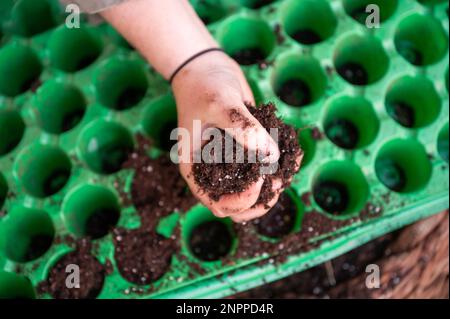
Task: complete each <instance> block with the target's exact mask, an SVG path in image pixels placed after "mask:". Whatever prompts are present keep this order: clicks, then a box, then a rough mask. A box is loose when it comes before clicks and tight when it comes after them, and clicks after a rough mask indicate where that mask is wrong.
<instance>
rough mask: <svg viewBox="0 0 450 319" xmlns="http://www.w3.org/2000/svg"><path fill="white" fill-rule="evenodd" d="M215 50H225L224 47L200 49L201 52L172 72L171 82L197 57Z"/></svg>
mask: <svg viewBox="0 0 450 319" xmlns="http://www.w3.org/2000/svg"><path fill="white" fill-rule="evenodd" d="M213 51H220V52H224V51H223V49H221V48H211V49H206V50H203V51H200V52H199V53H197V54H195V55H194V56H192V57H190V58H189V59H187V60H186V62H184V63H183V64H181V65H180V66H179V67H178V68H177V69H176V70H175V72H173V73H172V76H171V77H170V79H169V83H170V84H172V82H173V79H174V78H175V76H177V74H178V73H180V71H181V70H182V69H183V68H184V67H185V66H186V65H188V64H189V63H191V62H192V61H194V60H195V59H197V58H198V57H200V56H202V55H204V54H206V53H209V52H213Z"/></svg>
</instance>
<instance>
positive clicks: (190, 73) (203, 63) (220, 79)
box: [172, 52, 283, 222]
mask: <svg viewBox="0 0 450 319" xmlns="http://www.w3.org/2000/svg"><path fill="white" fill-rule="evenodd" d="M172 86H173V91H174V94H175V98H176V102H177V108H178V126H179V127H180V128H185V129H187V130H188V131H189V133H190V138H191V141H190V143H189V147H190V149H189V150H185V149H182V148H183V143H180V144H179V145H180V147H181V149H180V150H179V151H180V153H184V152H189V155H190V156H189V158H190V161H189V163H184V162H182V163H180V171H181V174H182V176H183V177H184V179H185V180H186V182H187V183H188V185H189V187H190V189H191V191H192V193H193V194H194V195H195V196H196V197H197V198H198V199H199V200H200V201H201V202H202V203H203V204H204V205H206V206H207V207H208V208H209V209H210V210H211V211H212V212H213V213H214V214H215V215H216V216H218V217H231V218H232V219H233V220H234V221H236V222H244V221H248V220H250V219H254V218H258V217H261V216H262V215H264V214H265V213H266V212H267V211H268V210H269V209H270V208H268V207H272V206H273V205H275V204H276V202H277V201H278V197H279V195H280V193H281V192H282V190H283V189H282V182H281V180H275V181H274V182H273V183H272V189H273V192H274V194H275V196H274V197H273V199H272V200H271V201H270V202H269V203H268V204H267V205H258V206H255V203H256V201H257V200H258V197H259V195H260V193H261V187H262V185H263V182H264V179H263V177H260V178H259V179H258V180H257V181H256V182H255V183H253V184H251V185H250V186H249V187H248V188H247V189H246V190H245V191H243V192H241V193H234V194H227V195H223V196H221V197H220V199H219V200H218V201H213V200H212V199H210V198H209V196H208V194H206V193H205V192H204V191H202V190H201V189H200V187H199V186H198V185H197V183H196V182H195V181H194V177H193V174H192V166H193V165H192V158H193V154H194V152H195V151H198V150H195V149H193V147H194V146H193V145H194V143H193V140H194V139H197V140H200V139H201V136H194V134H196V133H197V132H195V131H194V129H193V122H194V120H200V121H201V123H202V130H204V129H206V128H209V127H216V128H219V129H222V130H224V131H225V132H227V133H229V134H230V135H231V136H233V138H234V139H235V140H236V141H237V142H238V143H240V144H241V145H243V146H245V147H247V148H248V149H250V150H252V146H253V145H257V148H258V149H257V150H258V151H259V152H263V154H266V155H268V161H270V162H271V163H273V162H276V161H277V160H278V158H279V156H280V153H279V149H278V146H277V145H276V143H275V141H274V140H273V139H272V137H271V136H270V135H269V134H268V133H267V131H266V129H265V128H264V127H262V125H261V124H260V123H259V122H258V121H257V120H256V119H255V118H254V117H253V116H252V115H251V114H250V112H249V111H248V109H247V107H246V106H245V104H246V103H250V104H252V105H254V98H253V94H252V91H251V89H250V87H249V85H248V83H247V81H246V79H245V76H244V74H243V72H242V71H241V69H240V67H239V65H238V64H237V63H236V62H234V60H232V59H231V58H229V57H228V56H227V55H225V54H224V53H222V52H211V53H209V54H206V55H204V56H201V57H200V58H198V59H196V60H194V61H192V62H191V63H190V64H188V65H187V66H186V67H185V68H184V69H183V70H182V71H181V72H180V73H179V74H178V75H177V76H176V77H175V79H174V82H173V84H172ZM232 114H233V115H236V114H240V115H239V120H236V117H235V116H232ZM236 128H240V129H241V131H240V132H241V133H242V134H236V133H235V132H236V131H233V129H236ZM249 141H252V143H249ZM255 151H256V150H255Z"/></svg>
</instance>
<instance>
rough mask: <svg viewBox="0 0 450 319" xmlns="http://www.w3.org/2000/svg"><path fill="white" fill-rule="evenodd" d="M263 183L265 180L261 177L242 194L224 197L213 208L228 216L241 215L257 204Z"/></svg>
mask: <svg viewBox="0 0 450 319" xmlns="http://www.w3.org/2000/svg"><path fill="white" fill-rule="evenodd" d="M263 183H264V179H263V178H262V177H261V178H259V179H258V181H257V182H256V183H253V184H252V185H250V186H249V187H248V188H247V189H246V190H245V191H243V192H241V193H236V194H229V195H223V196H222V197H221V198H220V200H219V201H218V202H215V203H213V206H215V207H217V209H219V210H220V211H221V212H222V214H224V215H226V216H233V215H237V214H240V213H242V212H244V211H246V210H248V209H250V207H252V206H253V205H254V204H255V203H256V201H257V200H258V197H259V194H260V193H261V188H262V185H263Z"/></svg>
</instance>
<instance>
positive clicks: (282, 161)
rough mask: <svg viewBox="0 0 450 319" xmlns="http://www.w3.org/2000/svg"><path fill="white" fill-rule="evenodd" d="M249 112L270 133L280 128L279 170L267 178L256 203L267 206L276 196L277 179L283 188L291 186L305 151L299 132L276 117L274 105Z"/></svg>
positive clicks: (250, 109) (255, 108) (267, 105)
mask: <svg viewBox="0 0 450 319" xmlns="http://www.w3.org/2000/svg"><path fill="white" fill-rule="evenodd" d="M249 111H250V113H252V115H253V116H254V117H255V118H256V119H257V120H258V121H259V122H260V123H261V125H262V126H263V127H264V128H266V130H267V131H268V132H270V128H278V148H279V150H280V158H279V160H278V170H277V171H276V172H275V173H274V174H272V175H266V176H265V180H264V184H263V187H262V190H261V194H260V197H259V199H258V201H257V203H256V204H257V205H259V204H264V205H267V203H268V202H269V201H270V200H272V199H273V197H274V196H275V193H274V192H273V191H272V184H273V181H274V180H275V179H280V180H281V182H282V185H283V188H287V187H289V186H290V184H291V179H292V177H293V176H294V175H295V174H297V172H298V171H299V169H300V166H299V163H298V160H299V158H300V157H301V155H302V153H303V151H302V150H301V148H300V145H299V142H298V134H297V131H296V130H295V129H294V128H293V127H292V126H289V125H287V124H285V123H284V122H283V121H282V120H280V119H279V118H278V117H277V116H276V114H275V112H276V107H275V105H274V104H272V103H269V104H266V105H263V106H261V107H258V108H257V107H249Z"/></svg>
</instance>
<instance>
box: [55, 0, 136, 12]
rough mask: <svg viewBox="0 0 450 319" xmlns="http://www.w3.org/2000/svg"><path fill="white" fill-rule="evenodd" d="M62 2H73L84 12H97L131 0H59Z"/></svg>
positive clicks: (65, 3)
mask: <svg viewBox="0 0 450 319" xmlns="http://www.w3.org/2000/svg"><path fill="white" fill-rule="evenodd" d="M60 1H61V3H62V4H64V5H69V4H75V5H78V6H79V7H80V9H81V10H82V11H83V12H86V13H98V12H100V11H103V10H105V9H108V8H110V7H112V6H115V5H118V4H120V3H123V2H126V1H132V0H60Z"/></svg>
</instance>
